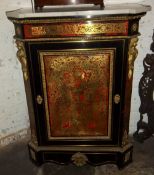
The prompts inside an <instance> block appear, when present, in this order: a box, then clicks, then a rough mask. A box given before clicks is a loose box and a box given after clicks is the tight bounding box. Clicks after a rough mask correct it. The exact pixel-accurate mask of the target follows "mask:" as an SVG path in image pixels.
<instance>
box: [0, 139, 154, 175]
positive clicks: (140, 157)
mask: <svg viewBox="0 0 154 175" xmlns="http://www.w3.org/2000/svg"><path fill="white" fill-rule="evenodd" d="M26 143H27V139H25V140H22V141H20V142H17V143H15V144H12V145H9V146H7V147H5V148H1V149H0V175H12V174H13V175H154V137H152V138H150V139H148V140H146V141H145V142H144V143H143V144H140V143H137V142H134V143H133V144H134V156H133V157H134V160H133V163H131V164H130V165H128V166H127V167H126V168H124V169H123V170H118V168H117V167H116V166H115V165H111V164H110V165H103V166H98V167H92V166H89V165H86V166H83V167H76V166H74V165H69V166H59V165H56V164H51V163H47V164H44V165H42V166H41V167H37V166H35V165H34V164H32V163H31V161H30V160H29V157H28V151H27V146H26Z"/></svg>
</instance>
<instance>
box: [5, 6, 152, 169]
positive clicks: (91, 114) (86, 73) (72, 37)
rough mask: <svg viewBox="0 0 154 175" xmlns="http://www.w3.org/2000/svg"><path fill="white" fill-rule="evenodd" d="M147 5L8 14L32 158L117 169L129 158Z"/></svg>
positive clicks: (148, 8)
mask: <svg viewBox="0 0 154 175" xmlns="http://www.w3.org/2000/svg"><path fill="white" fill-rule="evenodd" d="M149 10H150V7H149V6H142V5H136V4H134V5H133V6H131V5H130V6H129V5H123V6H122V7H117V6H109V7H106V8H105V9H104V10H87V11H85V9H84V11H83V10H81V8H80V9H76V11H71V10H70V9H69V11H68V12H67V11H66V10H65V12H56V10H55V12H54V9H52V10H51V12H41V13H34V12H30V11H29V10H28V9H21V10H17V11H12V12H7V16H8V18H9V19H10V20H11V21H12V22H13V23H14V26H15V39H16V44H17V48H18V51H17V57H18V59H19V61H20V62H21V65H22V70H23V77H24V82H25V90H26V95H27V102H28V109H29V117H30V124H31V134H32V136H31V141H30V142H29V144H28V148H29V154H30V158H31V159H32V160H33V161H34V162H35V163H38V164H42V163H44V162H48V161H51V162H55V163H60V164H68V163H71V162H72V163H74V164H76V165H77V166H82V165H84V164H86V163H89V164H92V165H101V164H105V163H115V164H117V165H118V167H119V168H122V167H124V166H125V165H127V164H128V163H130V162H131V161H132V150H133V146H132V144H131V143H130V142H129V139H128V133H129V115H130V100H131V91H132V78H133V64H134V60H135V58H136V57H137V54H138V51H137V49H136V45H137V41H138V38H137V36H138V35H139V33H138V28H139V20H140V18H141V17H142V16H144V15H145V13H146V11H149Z"/></svg>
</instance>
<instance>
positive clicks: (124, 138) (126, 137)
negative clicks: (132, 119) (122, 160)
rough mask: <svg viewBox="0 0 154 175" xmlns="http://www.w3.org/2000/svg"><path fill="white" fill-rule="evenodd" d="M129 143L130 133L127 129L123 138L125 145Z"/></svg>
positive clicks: (123, 144)
mask: <svg viewBox="0 0 154 175" xmlns="http://www.w3.org/2000/svg"><path fill="white" fill-rule="evenodd" d="M128 143H129V141H128V133H127V131H126V130H125V131H124V134H123V138H122V146H125V145H127V144H128Z"/></svg>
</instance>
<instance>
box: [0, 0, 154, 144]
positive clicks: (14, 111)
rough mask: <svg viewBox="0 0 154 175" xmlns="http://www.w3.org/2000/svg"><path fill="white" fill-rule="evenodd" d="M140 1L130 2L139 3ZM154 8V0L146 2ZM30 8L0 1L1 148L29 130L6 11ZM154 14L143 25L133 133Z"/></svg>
mask: <svg viewBox="0 0 154 175" xmlns="http://www.w3.org/2000/svg"><path fill="white" fill-rule="evenodd" d="M138 1H141V0H129V2H138ZM111 2H113V3H117V2H120V3H121V2H128V0H127V1H126V0H123V1H122V0H119V1H118V0H108V1H107V0H106V1H105V3H111ZM142 3H143V4H150V5H152V6H153V8H154V1H153V0H146V1H143V2H142ZM26 6H31V0H13V1H12V0H0V99H1V100H0V146H2V145H5V144H8V143H9V142H12V141H13V140H16V139H19V138H21V137H24V136H25V135H26V134H27V129H28V128H29V119H28V112H27V105H26V97H25V91H24V85H23V77H22V72H21V66H20V63H19V62H18V61H17V59H16V47H15V43H14V40H13V35H14V28H13V24H12V23H11V22H10V21H8V20H7V18H6V15H5V11H8V10H14V9H18V8H20V7H26ZM153 16H154V11H152V12H149V13H148V14H147V15H146V16H145V17H143V18H142V20H141V22H140V32H141V34H142V35H141V37H140V41H139V45H138V49H139V55H138V58H137V60H136V62H135V70H134V81H133V93H132V107H131V120H130V133H133V132H134V131H135V129H136V122H137V120H138V119H139V112H138V108H139V105H140V99H139V96H138V82H139V79H140V78H141V76H142V72H143V65H142V61H143V58H144V57H145V55H146V53H148V52H149V47H150V43H151V42H152V38H151V37H152V32H153V29H154V22H153Z"/></svg>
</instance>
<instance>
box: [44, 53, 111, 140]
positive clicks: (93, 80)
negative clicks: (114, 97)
mask: <svg viewBox="0 0 154 175" xmlns="http://www.w3.org/2000/svg"><path fill="white" fill-rule="evenodd" d="M111 61H113V60H112V59H111V56H110V54H109V53H101V54H100V53H98V54H97V53H95V54H94V53H92V54H90V53H89V54H83V55H78V54H76V55H73V54H72V55H50V54H49V55H44V56H43V57H42V64H43V67H44V68H43V70H44V76H45V77H44V78H45V84H44V86H46V87H45V88H46V96H47V106H48V113H49V125H50V134H51V137H63V136H64V137H65V136H67V137H69V136H70V137H72V136H73V137H74V136H108V122H109V121H108V120H109V93H110V92H109V91H110V83H111V82H110V81H111V74H112V70H111V69H112V68H111V64H110V63H111Z"/></svg>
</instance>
